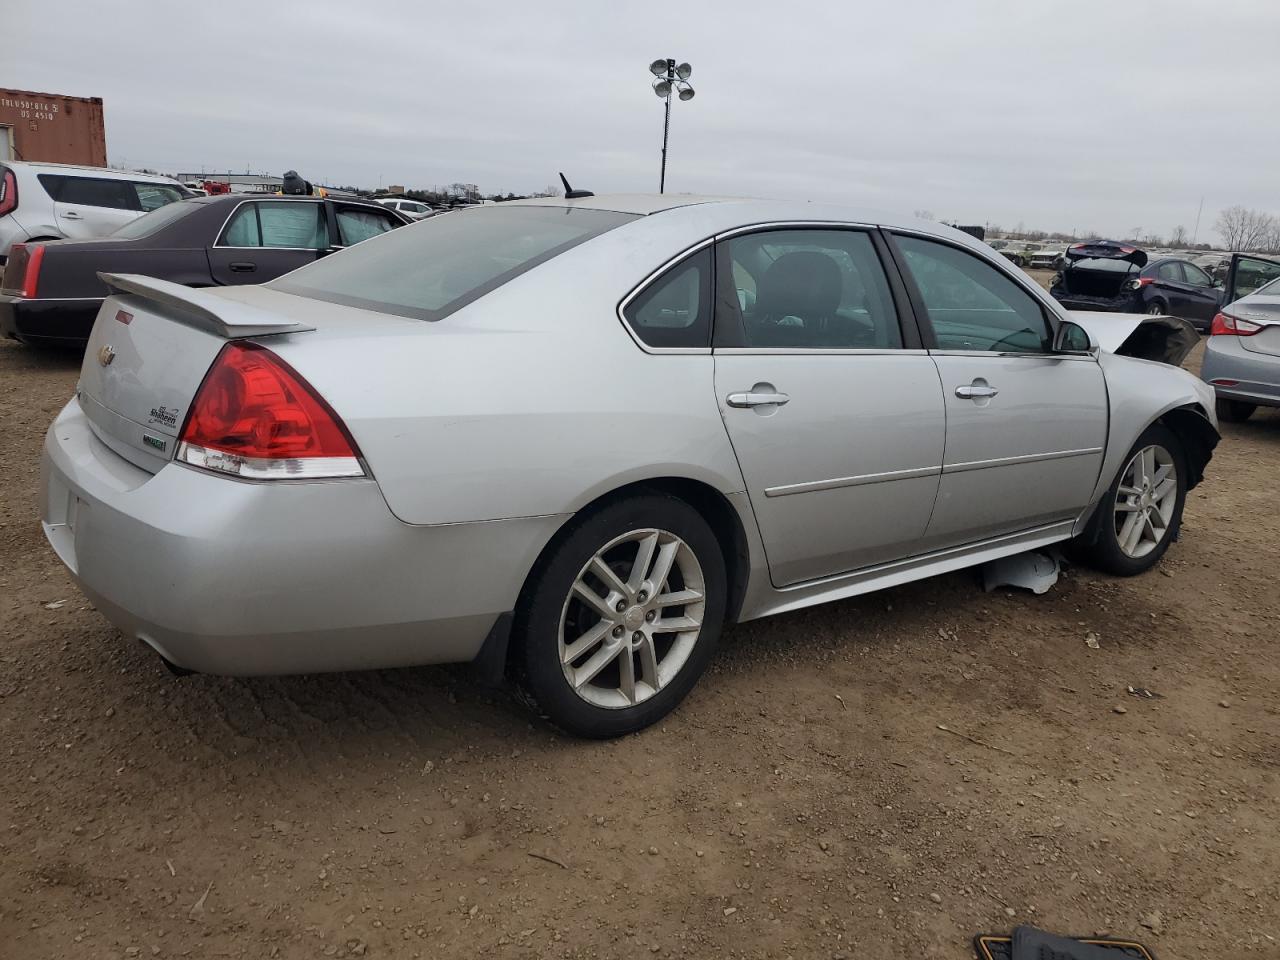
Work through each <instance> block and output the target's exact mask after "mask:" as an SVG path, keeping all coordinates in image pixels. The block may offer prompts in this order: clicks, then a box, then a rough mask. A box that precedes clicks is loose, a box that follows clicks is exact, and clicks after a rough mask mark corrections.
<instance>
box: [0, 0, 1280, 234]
mask: <svg viewBox="0 0 1280 960" xmlns="http://www.w3.org/2000/svg"><path fill="white" fill-rule="evenodd" d="M15 3H16V17H15V12H14V5H15ZM5 7H6V13H5V16H4V33H5V35H4V37H3V40H2V41H0V46H2V48H3V56H2V57H0V87H16V88H19V89H27V90H36V91H43V92H53V93H63V94H70V95H75V96H100V97H102V98H103V99H104V101H105V108H106V123H107V149H108V154H109V158H110V161H111V162H112V163H113V164H126V165H130V166H146V167H152V168H157V169H161V170H164V171H166V172H179V171H187V170H200V169H201V168H204V169H208V170H222V171H225V170H227V169H231V170H236V171H243V170H244V169H245V168H246V167H248V168H251V169H253V170H254V171H268V172H272V173H276V174H279V173H280V172H282V171H284V170H285V169H288V168H296V169H297V170H299V171H300V172H302V173H303V175H304V176H306V177H308V178H309V179H312V180H315V181H318V182H330V183H344V184H345V183H350V184H355V185H359V186H371V187H372V186H377V185H378V184H379V182H381V183H383V184H391V183H402V184H406V185H408V186H410V187H429V186H432V185H435V184H448V183H450V182H454V181H462V182H473V183H477V184H479V185H480V187H481V189H482V190H483V191H485V192H493V191H499V190H500V191H503V192H505V191H507V190H512V191H515V192H528V191H533V190H537V189H539V188H541V187H543V186H545V185H547V184H550V183H553V182H554V181H555V180H556V176H555V175H556V171H558V170H564V171H565V172H566V173H567V174H568V175H569V177H570V180H571V181H572V182H573V183H574V185H575V186H577V185H581V186H582V187H585V188H589V189H592V190H595V191H596V192H597V193H599V192H604V191H656V190H657V185H658V161H659V147H660V144H661V137H662V103H661V101H660V100H659V99H658V98H657V97H655V96H654V95H653V93H652V92H651V91H650V90H649V82H650V80H651V79H652V77H651V76H650V75H649V73H648V69H647V68H648V64H649V62H650V61H651V60H653V59H655V58H657V57H662V56H668V55H669V56H673V57H676V58H677V59H678V60H688V61H690V62H691V63H692V64H693V67H694V71H693V76H692V78H691V80H692V82H693V84H694V86H695V87H696V89H697V96H696V98H695V99H694V100H692V101H690V102H687V103H676V104H675V105H674V107H673V109H672V122H671V148H670V157H669V164H668V177H667V185H668V188H669V189H670V190H672V191H679V192H697V193H715V194H735V195H736V194H743V195H750V196H771V197H791V198H814V199H824V200H837V201H842V202H850V203H854V204H861V205H873V206H875V207H880V208H889V209H894V210H900V211H905V212H911V211H915V210H929V211H932V212H933V213H934V214H935V215H936V216H937V217H939V218H947V219H951V220H958V221H961V222H964V223H992V224H1000V225H1003V226H1005V227H1009V228H1012V227H1015V226H1017V225H1018V224H1020V223H1021V224H1025V225H1026V227H1028V228H1040V229H1062V230H1071V229H1073V228H1074V229H1076V230H1080V231H1084V230H1090V229H1092V230H1098V231H1101V232H1103V233H1105V234H1117V235H1118V234H1126V233H1129V232H1131V231H1132V230H1133V229H1134V228H1135V227H1141V228H1142V230H1143V231H1144V232H1156V233H1160V234H1167V233H1168V232H1169V231H1171V230H1172V229H1173V227H1174V226H1175V225H1177V224H1182V225H1185V226H1186V228H1187V229H1188V231H1190V230H1191V229H1192V228H1193V226H1194V224H1195V220H1196V211H1197V207H1198V206H1199V204H1200V200H1201V197H1203V198H1204V214H1203V216H1202V217H1201V222H1200V239H1202V240H1204V239H1213V238H1211V237H1209V236H1207V235H1209V234H1210V233H1211V232H1212V226H1213V221H1214V218H1215V217H1216V215H1217V212H1218V211H1219V210H1220V209H1221V208H1223V207H1226V206H1231V205H1233V204H1243V205H1246V206H1251V207H1259V208H1262V209H1265V210H1268V211H1270V212H1274V213H1280V175H1277V173H1276V169H1277V158H1278V157H1280V123H1277V116H1278V115H1280V112H1278V111H1277V108H1276V105H1275V97H1276V94H1277V91H1278V90H1280V82H1278V81H1280V52H1278V51H1280V2H1275V0H1253V2H1248V0H1219V2H1217V3H1208V2H1204V0H1191V2H1183V0H1160V2H1154V0H1152V2H1123V0H1119V2H1117V0H1107V2H1101V3H1099V2H1095V0H1072V2H1053V0H1007V2H1006V0H990V2H976V0H932V2H923V0H889V2H886V0H871V2H867V0H831V2H826V3H815V2H809V0H785V2H776V0H775V2H772V3H756V2H750V0H716V2H698V0H688V2H686V3H684V4H683V5H682V4H680V3H659V2H646V3H640V2H631V0H625V2H623V0H596V2H569V0H541V2H517V0H509V2H504V3H492V2H477V0H472V2H467V3H437V2H400V0H364V2H359V3H353V2H350V0H309V2H306V3H301V2H298V3H294V2H278V0H277V2H257V3H244V2H239V0H222V2H219V3H217V4H174V3H159V2H151V0H133V2H130V3H126V4H110V3H102V2H100V0H60V2H57V3H50V2H48V0H5ZM303 11H305V13H304V12H303Z"/></svg>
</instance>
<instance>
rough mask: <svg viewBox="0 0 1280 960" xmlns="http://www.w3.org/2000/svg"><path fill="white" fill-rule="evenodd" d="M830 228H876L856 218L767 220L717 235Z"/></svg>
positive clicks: (724, 236)
mask: <svg viewBox="0 0 1280 960" xmlns="http://www.w3.org/2000/svg"><path fill="white" fill-rule="evenodd" d="M797 227H799V228H804V229H819V230H822V229H828V230H866V231H871V230H876V229H878V227H877V225H876V224H874V223H862V222H860V221H856V220H766V221H764V222H762V223H751V224H747V225H746V226H744V227H734V228H733V229H731V230H723V231H721V232H720V233H717V234H716V235H715V239H716V240H717V241H720V240H727V239H728V238H729V237H736V236H738V235H739V234H743V233H758V232H762V231H770V230H790V229H794V228H797Z"/></svg>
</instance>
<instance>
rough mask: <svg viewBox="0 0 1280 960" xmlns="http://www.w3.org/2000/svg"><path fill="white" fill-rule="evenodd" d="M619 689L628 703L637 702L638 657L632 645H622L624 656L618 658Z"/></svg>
mask: <svg viewBox="0 0 1280 960" xmlns="http://www.w3.org/2000/svg"><path fill="white" fill-rule="evenodd" d="M618 689H619V690H621V691H622V695H623V696H624V697H626V698H627V703H635V702H636V657H635V654H634V653H633V652H632V651H631V646H630V644H626V643H624V644H623V645H622V655H621V656H620V657H619V658H618Z"/></svg>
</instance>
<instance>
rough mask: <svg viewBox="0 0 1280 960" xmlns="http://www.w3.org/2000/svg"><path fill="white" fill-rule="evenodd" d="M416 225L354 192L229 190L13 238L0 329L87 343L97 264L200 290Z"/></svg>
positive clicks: (282, 269)
mask: <svg viewBox="0 0 1280 960" xmlns="http://www.w3.org/2000/svg"><path fill="white" fill-rule="evenodd" d="M410 222H411V221H410V220H409V219H408V218H407V217H405V216H403V215H402V214H400V213H398V212H396V211H395V210H390V209H388V208H387V207H384V206H383V205H382V204H379V203H371V202H366V201H362V200H356V199H350V200H348V199H345V198H344V199H335V198H327V199H326V198H323V197H312V196H303V197H286V196H276V195H269V194H264V195H246V194H226V195H223V196H217V197H197V198H195V199H193V200H184V201H182V202H181V203H171V204H169V205H168V206H164V207H161V208H160V209H158V210H155V211H153V212H151V213H148V214H146V215H145V216H141V217H139V218H138V219H137V220H134V221H133V222H132V223H129V224H126V225H125V226H124V227H122V228H121V229H120V230H118V231H117V232H116V233H113V234H112V235H111V236H109V237H103V238H102V239H99V240H55V241H49V242H42V243H28V244H15V245H14V246H13V249H12V250H11V252H10V257H9V262H8V263H7V264H6V266H5V270H4V276H3V279H2V280H0V333H3V334H4V335H6V336H8V337H10V338H12V339H15V340H21V341H23V342H25V343H31V344H69V345H70V344H83V343H84V342H85V341H86V340H88V338H89V332H90V331H91V330H92V329H93V321H94V319H95V318H96V317H97V314H98V308H99V307H100V306H101V305H102V301H103V299H104V298H105V297H106V296H107V287H106V284H104V283H103V282H102V281H101V280H99V279H98V273H99V271H101V272H103V273H140V274H145V275H146V276H149V277H159V278H160V279H162V280H170V281H173V282H174V283H182V284H186V285H187V286H192V287H212V286H222V285H229V284H245V283H265V282H266V281H268V280H274V279H275V278H276V277H278V276H280V275H281V274H284V273H288V272H289V271H290V270H294V269H296V268H297V267H301V266H303V265H304V264H307V263H311V262H312V261H314V260H316V259H317V258H319V257H323V256H325V255H326V254H329V253H332V252H333V251H335V250H339V249H341V248H342V247H347V246H351V245H352V244H354V243H359V242H360V241H361V240H366V239H368V238H369V237H373V236H377V235H378V234H380V233H385V232H386V231H388V230H391V229H394V228H395V227H399V226H403V225H404V224H407V223H410Z"/></svg>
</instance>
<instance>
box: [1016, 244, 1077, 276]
mask: <svg viewBox="0 0 1280 960" xmlns="http://www.w3.org/2000/svg"><path fill="white" fill-rule="evenodd" d="M1026 259H1027V266H1029V267H1031V268H1033V269H1036V270H1061V269H1062V267H1063V265H1064V264H1065V263H1066V260H1067V245H1066V244H1065V243H1059V244H1050V243H1047V244H1045V245H1044V246H1042V247H1041V248H1040V249H1039V250H1036V251H1035V252H1034V253H1032V254H1031V256H1029V257H1027V258H1026Z"/></svg>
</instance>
